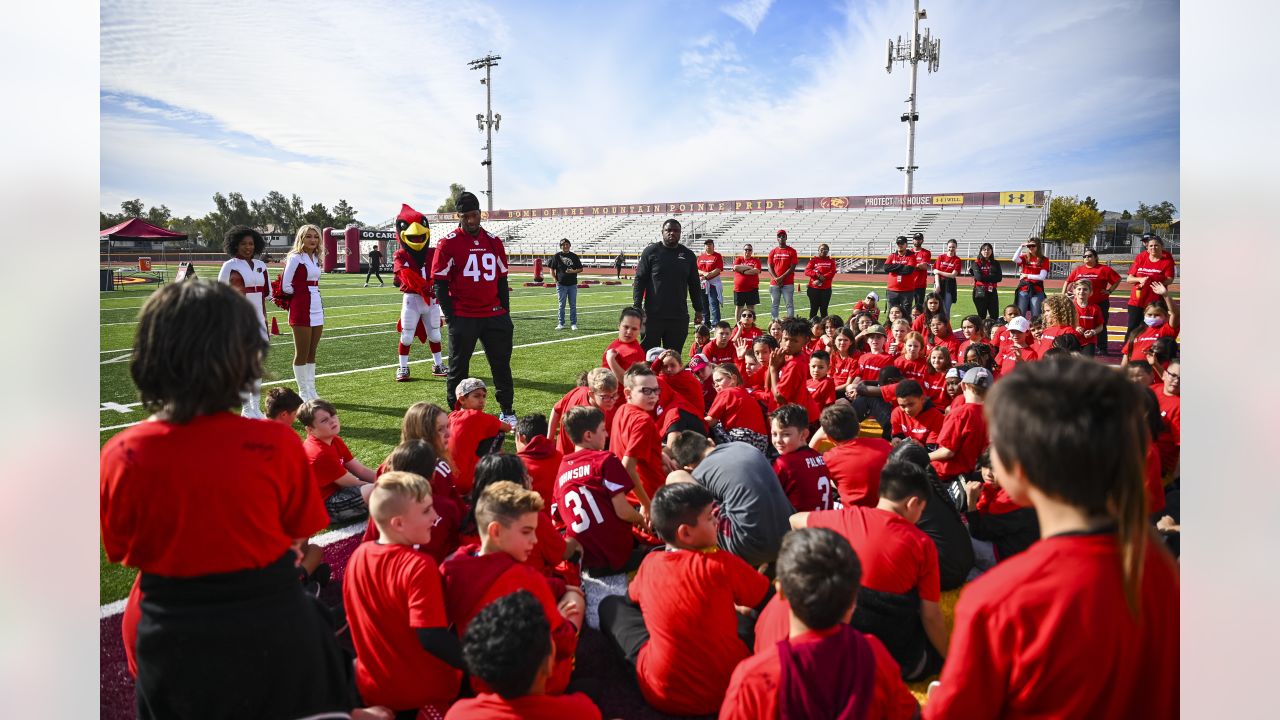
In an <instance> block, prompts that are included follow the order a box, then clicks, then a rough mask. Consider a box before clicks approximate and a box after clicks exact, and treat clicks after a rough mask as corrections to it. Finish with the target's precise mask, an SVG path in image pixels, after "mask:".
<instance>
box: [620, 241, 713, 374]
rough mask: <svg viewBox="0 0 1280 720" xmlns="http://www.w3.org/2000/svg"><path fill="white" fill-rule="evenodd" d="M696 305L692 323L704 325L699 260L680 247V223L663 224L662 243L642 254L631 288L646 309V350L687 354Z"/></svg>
mask: <svg viewBox="0 0 1280 720" xmlns="http://www.w3.org/2000/svg"><path fill="white" fill-rule="evenodd" d="M686 294H687V295H688V296H689V301H690V302H692V303H693V322H694V324H699V323H701V322H702V310H703V308H702V286H701V283H699V281H698V257H697V256H696V255H694V254H693V251H692V250H690V249H689V248H687V247H685V246H684V245H681V244H680V221H678V220H676V219H674V218H672V219H670V220H668V221H666V222H664V223H662V242H660V243H654V244H652V245H650V246H649V247H647V248H645V249H644V252H642V253H640V260H639V261H638V262H637V263H636V274H635V281H634V283H633V285H632V290H631V296H632V305H634V306H635V307H637V308H641V309H642V310H644V314H645V321H644V334H643V335H642V336H641V337H640V345H641V346H642V347H644V349H645V350H648V349H650V348H655V347H664V348H667V349H669V350H675V351H676V352H679V353H681V354H683V353H684V341H685V339H686V338H687V337H688V336H689V306H688V305H686V304H685V301H684V297H685V295H686Z"/></svg>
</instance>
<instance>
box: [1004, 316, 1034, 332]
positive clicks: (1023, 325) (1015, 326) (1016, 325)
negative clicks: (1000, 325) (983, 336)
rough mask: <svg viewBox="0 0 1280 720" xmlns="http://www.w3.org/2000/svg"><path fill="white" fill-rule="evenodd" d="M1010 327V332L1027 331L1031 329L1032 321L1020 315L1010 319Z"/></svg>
mask: <svg viewBox="0 0 1280 720" xmlns="http://www.w3.org/2000/svg"><path fill="white" fill-rule="evenodd" d="M1008 328H1009V331H1010V332H1026V331H1028V330H1030V329H1031V323H1029V322H1027V319H1026V318H1024V317H1021V316H1019V317H1016V318H1014V319H1012V320H1010V321H1009V325H1008Z"/></svg>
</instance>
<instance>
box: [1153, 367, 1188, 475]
mask: <svg viewBox="0 0 1280 720" xmlns="http://www.w3.org/2000/svg"><path fill="white" fill-rule="evenodd" d="M1156 400H1157V401H1158V402H1159V403H1160V417H1161V419H1163V420H1164V432H1162V433H1160V435H1159V436H1158V437H1156V441H1155V445H1156V448H1157V449H1158V450H1159V451H1160V467H1161V473H1162V474H1167V473H1168V471H1169V470H1171V469H1173V465H1174V463H1175V462H1177V460H1178V451H1179V449H1180V448H1181V447H1182V397H1181V396H1179V395H1165V394H1164V388H1161V389H1159V390H1157V391H1156Z"/></svg>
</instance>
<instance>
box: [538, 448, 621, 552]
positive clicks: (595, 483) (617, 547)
mask: <svg viewBox="0 0 1280 720" xmlns="http://www.w3.org/2000/svg"><path fill="white" fill-rule="evenodd" d="M632 487H634V484H633V483H632V482H631V476H630V475H628V474H627V469H626V468H624V467H623V466H622V461H621V460H619V459H618V458H617V456H615V455H614V454H613V453H611V452H609V451H608V450H579V451H577V452H574V453H572V454H569V455H566V456H565V457H564V459H563V460H561V461H560V470H559V471H558V473H557V475H556V486H555V491H554V493H555V502H556V512H557V513H558V514H559V515H560V519H561V520H563V521H564V524H565V527H566V528H568V529H567V531H566V532H567V534H568V536H569V537H575V538H578V542H580V543H582V566H583V567H584V568H588V569H594V568H608V569H611V570H616V569H618V568H621V567H622V566H623V565H625V564H626V562H627V557H628V556H629V555H630V554H631V523H628V522H626V521H625V520H623V519H622V518H620V517H618V513H617V512H615V511H614V509H613V497H614V496H615V495H617V494H618V493H625V492H628V491H629V490H631V488H632Z"/></svg>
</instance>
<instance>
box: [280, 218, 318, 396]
mask: <svg viewBox="0 0 1280 720" xmlns="http://www.w3.org/2000/svg"><path fill="white" fill-rule="evenodd" d="M323 260H324V246H322V245H321V244H320V228H318V227H316V226H315V225H303V226H302V227H300V228H298V232H297V235H295V236H294V239H293V249H292V250H290V251H289V254H288V255H286V256H285V263H284V272H283V273H281V275H280V289H281V291H282V292H284V294H285V295H288V296H289V297H290V298H291V299H290V300H289V327H290V328H292V329H293V377H294V379H295V380H296V381H297V382H298V395H299V396H301V397H302V399H303V400H315V399H316V398H318V397H320V395H319V394H318V393H317V392H316V347H317V346H319V345H320V335H321V334H323V333H324V305H323V304H322V302H321V300H320V263H321V262H322V261H323Z"/></svg>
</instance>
